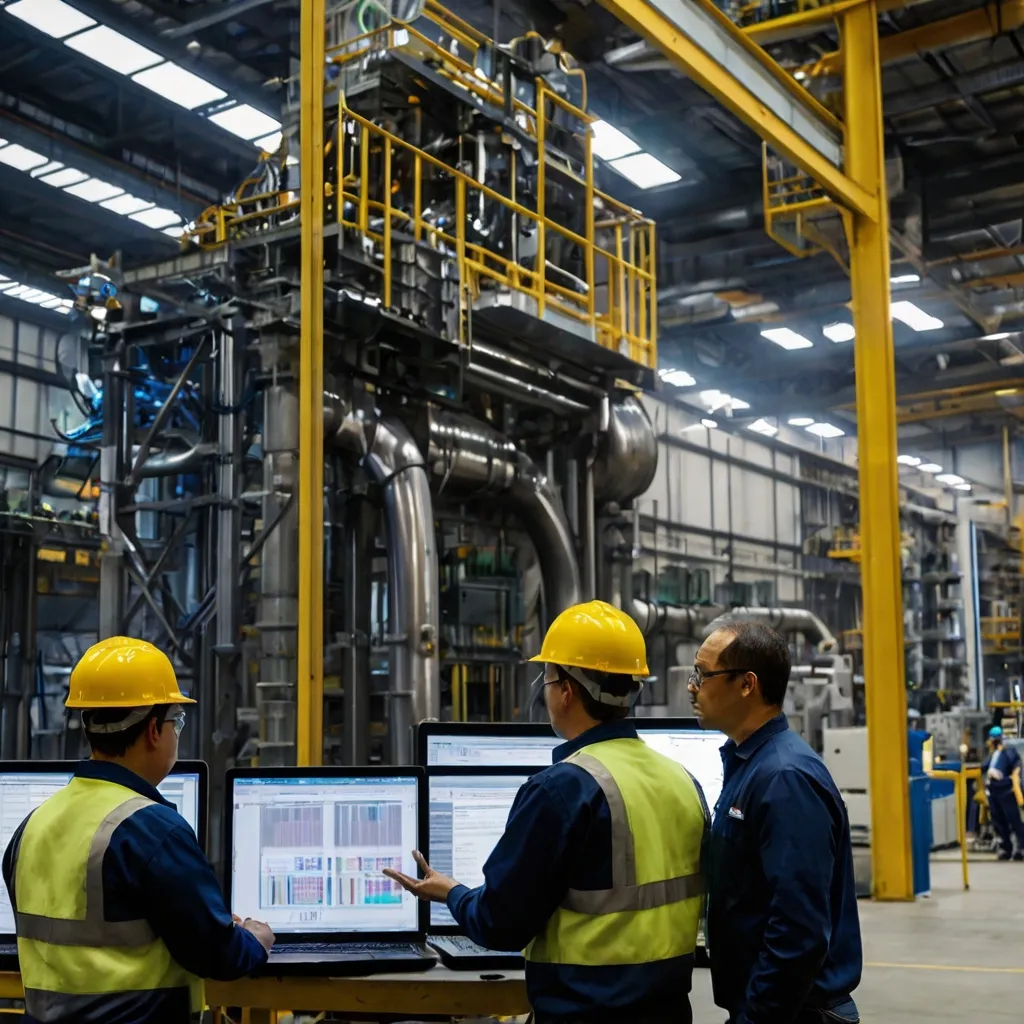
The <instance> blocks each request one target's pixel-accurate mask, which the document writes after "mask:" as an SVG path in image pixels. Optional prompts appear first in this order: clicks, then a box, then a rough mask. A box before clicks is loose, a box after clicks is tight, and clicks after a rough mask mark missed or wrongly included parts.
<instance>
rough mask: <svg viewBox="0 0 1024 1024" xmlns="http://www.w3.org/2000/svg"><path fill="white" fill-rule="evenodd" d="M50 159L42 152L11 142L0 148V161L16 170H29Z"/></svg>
mask: <svg viewBox="0 0 1024 1024" xmlns="http://www.w3.org/2000/svg"><path fill="white" fill-rule="evenodd" d="M49 162H50V161H49V160H47V159H46V157H45V156H43V155H42V153H37V152H36V151H35V150H34V149H26V148H25V147H24V146H19V145H18V144H17V143H16V142H12V143H11V144H10V145H9V146H4V148H3V149H0V163H4V164H7V166H8V167H13V168H14V169H15V170H16V171H31V170H32V168H33V167H42V166H43V164H47V163H49Z"/></svg>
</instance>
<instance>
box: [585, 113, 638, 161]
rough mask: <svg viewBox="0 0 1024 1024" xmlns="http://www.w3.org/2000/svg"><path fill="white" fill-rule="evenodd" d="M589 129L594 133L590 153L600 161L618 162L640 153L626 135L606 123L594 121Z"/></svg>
mask: <svg viewBox="0 0 1024 1024" xmlns="http://www.w3.org/2000/svg"><path fill="white" fill-rule="evenodd" d="M590 129H591V131H592V132H593V133H594V134H593V140H592V141H591V143H590V148H591V151H592V152H593V154H594V156H597V157H600V158H601V159H602V160H619V159H621V158H622V157H624V156H631V155H632V154H633V153H639V152H640V147H639V146H638V145H637V144H636V143H635V142H634V141H633V140H632V139H631V138H629V136H628V135H624V134H623V133H622V132H620V131H619V129H618V128H616V127H615V126H614V125H610V124H609V123H608V122H607V121H595V122H594V123H593V124H592V125H591V126H590Z"/></svg>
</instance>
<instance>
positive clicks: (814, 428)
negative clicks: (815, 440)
mask: <svg viewBox="0 0 1024 1024" xmlns="http://www.w3.org/2000/svg"><path fill="white" fill-rule="evenodd" d="M807 432H808V433H809V434H817V436H818V437H842V436H843V434H845V433H846V431H845V430H840V429H839V428H838V427H834V426H833V425H832V424H831V423H812V424H811V425H810V426H809V427H808V428H807Z"/></svg>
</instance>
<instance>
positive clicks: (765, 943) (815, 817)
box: [707, 715, 863, 1024]
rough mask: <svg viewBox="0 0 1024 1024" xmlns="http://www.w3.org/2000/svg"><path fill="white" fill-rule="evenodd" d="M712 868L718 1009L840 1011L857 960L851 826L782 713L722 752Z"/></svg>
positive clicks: (774, 1013)
mask: <svg viewBox="0 0 1024 1024" xmlns="http://www.w3.org/2000/svg"><path fill="white" fill-rule="evenodd" d="M722 761H723V764H724V767H725V778H724V784H723V787H722V795H721V797H720V798H719V801H718V803H717V805H716V807H715V821H714V825H713V826H712V829H711V843H710V849H709V858H708V860H709V863H708V921H707V935H708V952H709V953H710V956H711V981H712V985H713V988H714V995H715V1002H716V1003H717V1004H718V1005H719V1006H721V1007H722V1008H723V1009H725V1010H727V1011H728V1012H729V1015H730V1018H731V1019H732V1020H733V1021H734V1024H789V1022H791V1021H793V1020H794V1018H795V1017H796V1015H797V1013H798V1012H799V1010H800V1009H801V1007H803V1006H812V1007H819V1008H831V1007H835V1006H838V1005H840V1004H842V1003H843V1002H845V1001H846V999H848V997H849V995H850V993H851V992H852V991H853V990H854V989H855V988H856V987H857V985H858V984H859V982H860V975H861V966H862V959H863V958H862V954H861V942H860V922H859V920H858V918H857V896H856V890H855V888H854V878H853V851H852V849H851V847H850V824H849V818H848V816H847V813H846V807H845V805H844V804H843V800H842V797H840V795H839V790H838V789H836V785H835V783H834V782H833V781H832V776H831V775H829V773H828V769H827V768H826V767H825V765H824V763H823V762H822V760H821V758H820V757H818V755H817V754H815V753H814V751H813V750H811V748H810V747H809V746H808V745H807V744H806V743H805V742H804V741H803V740H802V739H801V738H800V737H799V736H798V735H797V734H796V733H794V732H792V731H791V730H790V728H789V724H788V722H787V721H786V716H785V715H779V716H778V717H777V718H773V719H772V720H771V721H770V722H767V723H766V724H765V725H763V726H762V727H761V728H760V729H759V730H758V731H757V732H756V733H754V735H753V736H750V737H748V738H747V739H746V740H744V741H743V742H742V743H741V744H740V745H739V746H737V745H736V744H735V743H733V742H732V741H731V740H730V741H729V742H728V743H726V744H725V746H724V747H722Z"/></svg>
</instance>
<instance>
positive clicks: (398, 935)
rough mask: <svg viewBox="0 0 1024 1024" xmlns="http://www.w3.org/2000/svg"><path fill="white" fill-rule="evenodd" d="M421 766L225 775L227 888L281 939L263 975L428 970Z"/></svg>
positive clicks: (236, 908)
mask: <svg viewBox="0 0 1024 1024" xmlns="http://www.w3.org/2000/svg"><path fill="white" fill-rule="evenodd" d="M424 785H425V781H424V775H423V771H422V769H420V768H411V767H402V768H235V769H232V770H231V771H229V772H228V774H227V787H226V800H227V813H226V814H225V842H226V848H225V862H226V864H227V865H228V869H227V897H228V904H229V906H230V907H231V910H232V911H233V913H235V914H237V915H238V916H239V917H241V918H243V919H244V918H246V917H252V918H257V919H258V920H261V921H266V923H267V924H268V925H270V927H271V928H272V929H273V931H274V934H275V936H276V937H277V942H276V943H275V945H274V948H273V950H272V951H271V953H270V959H269V961H268V962H267V964H266V965H265V966H264V967H263V969H262V972H261V973H263V974H264V975H273V976H276V975H307V976H320V977H339V976H359V975H368V974H380V973H385V972H387V973H391V972H396V971H425V970H428V969H429V968H431V967H433V966H434V965H435V964H436V963H437V960H436V958H435V956H434V955H433V954H432V953H431V952H430V951H429V950H428V949H427V948H426V946H425V945H424V939H425V929H424V923H425V915H423V914H421V910H420V901H419V900H418V899H416V897H415V896H413V895H412V894H411V893H408V892H406V891H405V890H404V889H403V888H402V886H400V885H399V884H398V883H397V882H393V881H392V880H391V879H389V878H386V877H385V876H384V875H383V873H382V872H383V869H384V868H397V869H398V870H400V871H403V872H405V873H406V874H408V875H412V876H413V877H415V876H416V874H417V868H416V864H415V862H414V861H413V859H412V851H413V850H414V849H418V848H420V847H421V845H422V841H423V840H422V838H421V836H420V817H421V816H420V807H421V804H422V797H423V791H424Z"/></svg>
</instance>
